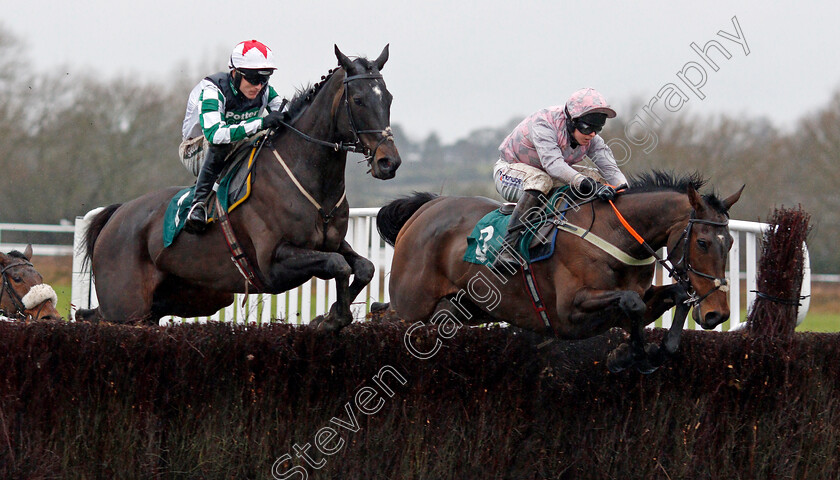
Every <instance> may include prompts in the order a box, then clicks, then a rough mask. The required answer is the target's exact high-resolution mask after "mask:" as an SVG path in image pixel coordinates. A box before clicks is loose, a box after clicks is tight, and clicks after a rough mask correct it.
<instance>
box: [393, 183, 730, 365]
mask: <svg viewBox="0 0 840 480" xmlns="http://www.w3.org/2000/svg"><path fill="white" fill-rule="evenodd" d="M704 184H705V180H703V179H702V178H701V177H700V176H699V175H697V174H693V175H689V176H685V177H682V178H677V177H676V176H674V175H673V174H670V173H666V172H656V171H655V172H652V173H647V174H642V175H640V176H638V177H635V178H633V179H631V183H630V187H629V189H627V190H625V191H622V192H620V193H619V194H618V195H617V196H616V198H615V200H614V203H613V205H614V208H615V209H616V210H613V206H611V205H610V203H607V202H604V201H594V200H593V201H588V202H585V201H584V202H578V204H576V205H575V207H576V208H571V209H568V210H567V211H566V212H565V220H561V219H558V218H557V217H554V218H553V219H552V220H553V221H557V222H559V223H562V222H564V221H565V222H568V223H570V224H573V225H576V226H578V227H580V231H583V230H585V229H587V228H588V230H587V232H588V234H589V235H590V236H591V235H592V234H594V235H596V236H597V237H600V238H601V239H604V240H606V241H607V242H608V243H610V244H612V245H614V246H615V247H617V249H618V251H620V252H624V253H625V254H626V255H629V257H626V258H628V260H626V261H620V260H618V259H617V258H618V257H621V255H619V254H615V255H613V254H610V253H609V252H608V251H607V250H605V249H602V248H599V247H597V246H595V245H594V244H593V243H590V242H588V241H587V240H585V239H584V238H582V237H581V236H579V235H572V234H570V233H567V232H564V231H558V232H557V233H556V244H555V251H556V253H554V255H553V256H551V257H549V258H548V259H547V260H544V261H541V262H536V263H533V264H531V265H530V266H529V269H530V270H531V272H532V275H533V276H532V277H531V278H533V279H534V280H535V285H534V286H533V289H531V287H530V286H529V284H527V283H526V282H523V281H520V280H519V279H517V278H516V277H517V276H518V272H522V273H523V275H522V277H523V280H524V279H526V278H527V277H525V275H524V269H520V270H519V271H518V272H513V271H510V272H504V271H497V270H493V269H490V268H488V267H486V266H484V265H479V264H474V263H468V262H466V261H464V254H465V251H466V248H467V236H468V235H469V234H470V232H471V231H472V229H473V227H474V226H475V225H476V223H477V222H478V221H479V219H481V218H482V217H483V216H484V215H485V214H487V213H489V212H491V211H492V210H494V209H497V208H499V206H500V205H499V203H498V202H496V201H493V200H490V199H487V198H480V197H439V196H437V195H433V194H415V195H414V196H410V197H406V198H403V199H399V200H395V201H393V202H391V203H389V204H388V205H386V206H385V207H383V208H382V209H380V212H379V214H378V216H377V228H378V229H379V232H380V235H381V236H382V237H383V238H384V239H385V241H386V242H388V243H390V244H391V245H393V246H394V257H393V263H392V265H391V273H390V280H389V293H390V299H391V301H390V305H387V304H384V305H380V306H379V307H380V309H383V310H384V309H385V308H386V307H390V308H391V309H392V310H393V311H394V312H395V313H396V315H397V316H398V317H399V318H402V319H403V320H405V321H408V322H415V323H417V322H424V321H427V320H429V319H430V317H431V322H432V323H434V324H437V325H438V326H439V328H443V327H441V324H443V323H446V324H447V325H448V326H447V327H446V328H448V329H449V330H452V329H453V328H454V329H457V328H460V326H462V325H463V324H476V323H485V322H486V321H487V315H489V316H490V317H491V318H493V319H495V320H496V321H503V322H508V323H510V324H511V325H514V326H518V327H522V328H525V329H528V330H533V331H535V332H538V333H544V334H547V335H549V336H551V337H559V338H562V339H581V338H587V337H591V336H594V335H598V334H601V333H603V332H606V331H607V330H609V329H610V328H613V327H621V328H623V329H624V330H626V331H627V332H628V333H629V334H630V338H629V343H623V344H622V345H620V346H619V347H618V348H616V349H615V350H614V351H613V352H611V354H610V356H609V359H608V361H607V365H608V367H609V368H610V370H612V371H614V372H617V371H621V370H623V369H625V368H628V367H630V366H635V367H636V368H637V369H639V370H640V371H642V372H645V373H649V372H652V371H653V370H655V369H656V368H657V367H658V366H660V365H661V364H662V363H663V362H664V361H665V360H666V357H667V356H669V355H671V354H673V353H674V352H675V351H676V350H677V347H678V345H679V340H680V335H681V333H682V328H683V324H684V322H685V319H686V316H687V313H688V311H689V309H690V308H691V307H693V310H692V312H693V313H692V316H693V318H694V320H695V321H696V322H697V323H698V324H699V325H701V326H702V327H703V328H706V329H710V328H713V327H715V326H716V325H718V324H720V323H722V322H724V321H726V320H727V319H728V318H729V313H730V312H729V299H728V296H727V294H726V293H725V291H726V290H728V287H727V280H726V278H725V274H726V270H725V268H726V260H727V253H728V251H729V249H730V248H731V247H732V236H731V235H730V233H729V228H728V226H727V225H728V216H729V214H728V212H729V208H730V207H731V206H732V205H733V204H734V203H735V202H736V201H738V199H739V198H740V195H741V192H742V191H743V188H744V187H741V189H740V190H739V191H738V192H736V193H734V194H733V195H731V196H729V197H727V198H725V199H720V198H719V197H717V196H716V195H715V194H714V193H712V194H707V195H703V196H701V195H700V194H699V193H698V190H699V189H700V188H701V187H702V186H703V185H704ZM619 216H621V217H623V222H624V223H626V224H627V225H628V226H629V227H625V226H624V225H623V223H622V220H621V219H620V218H619ZM628 228H629V230H628ZM631 231H632V232H633V233H632V234H631ZM634 234H635V235H637V236H638V238H635V237H634ZM666 246H667V248H668V256H667V258H666V259H658V255H657V256H655V257H654V256H652V254H653V252H656V251H659V250H660V249H661V248H662V247H666ZM613 253H615V251H613ZM645 258H647V259H648V260H650V261H647V262H643V261H641V260H635V259H645ZM657 259H658V260H659V261H660V262H661V263H663V264H664V265H665V266H666V267H667V268H669V269H670V270H671V271H673V276H674V277H675V279H676V280H677V281H676V283H673V284H670V285H665V286H653V285H652V282H653V276H654V270H655V261H656V260H657ZM522 264H523V262H520V267H521V266H522ZM514 273H517V275H514ZM529 289H531V290H536V291H538V292H541V295H539V296H532V295H531V294H529V293H528V291H529ZM538 300H539V301H538ZM540 304H542V306H543V307H544V310H542V311H543V312H544V315H543V314H541V313H540V312H539V311H538V310H539V309H537V308H535V305H536V306H539V305H540ZM673 307H676V313H675V316H674V317H675V318H674V321H673V326H672V327H671V328H670V330H669V331H668V332H667V333H666V335H665V337H664V338H663V340H662V343H661V344H660V345H654V344H647V345H645V332H644V327H645V325H648V324H650V323H652V322H654V321H655V320H656V319H657V318H658V317H659V316H660V315H662V314H663V313H664V312H665V311H667V310H669V309H671V308H673Z"/></svg>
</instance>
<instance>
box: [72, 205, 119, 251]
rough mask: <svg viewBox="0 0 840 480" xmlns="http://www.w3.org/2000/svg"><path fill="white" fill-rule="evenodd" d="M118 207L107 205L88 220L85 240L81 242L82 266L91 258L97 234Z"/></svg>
mask: <svg viewBox="0 0 840 480" xmlns="http://www.w3.org/2000/svg"><path fill="white" fill-rule="evenodd" d="M120 205H122V204H120V203H115V204H113V205H109V206H107V207H105V208H103V209H102V210H101V211H99V212H98V213H96V214H94V216H93V218H92V219H91V220H90V223H89V224H88V227H87V230H85V238H84V240H83V241H82V248H83V249H84V250H85V256H84V259H83V260H82V262H83V265H87V264H88V262H90V260H91V258H93V246H94V245H95V244H96V239H97V238H99V232H101V231H102V229H103V228H105V224H106V223H108V220H110V219H111V216H112V215H113V214H114V212H116V211H117V209H118V208H120Z"/></svg>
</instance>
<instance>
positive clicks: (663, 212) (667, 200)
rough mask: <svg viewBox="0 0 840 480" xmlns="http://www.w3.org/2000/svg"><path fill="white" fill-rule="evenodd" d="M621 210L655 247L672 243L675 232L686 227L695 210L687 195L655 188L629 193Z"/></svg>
mask: <svg viewBox="0 0 840 480" xmlns="http://www.w3.org/2000/svg"><path fill="white" fill-rule="evenodd" d="M624 200H626V202H621V203H626V206H621V207H619V209H620V210H621V214H622V215H623V216H624V218H625V219H627V222H628V223H629V224H630V225H631V226H632V227H633V228H634V229H635V230H636V232H637V233H638V234H639V235H641V237H642V238H643V239H644V240H645V242H646V243H647V244H648V245H650V246H651V247H652V248H654V249H655V250H658V249H660V248H662V247H664V246H666V244H667V243H668V239H669V238H671V237H672V236H673V235H674V232H676V231H678V230H682V229H683V227H684V226H685V223H686V221H687V220H688V217H689V215H690V214H691V205H690V204H689V202H688V198H687V197H686V195H683V194H680V193H677V192H651V193H640V194H635V195H628V196H627V197H625V198H624Z"/></svg>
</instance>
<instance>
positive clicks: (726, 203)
mask: <svg viewBox="0 0 840 480" xmlns="http://www.w3.org/2000/svg"><path fill="white" fill-rule="evenodd" d="M746 186H747V185H746V184H744V185H741V189H740V190H738V191H737V192H735V193H733V194H732V195H730V196H728V197H726V198H724V199H723V206H724V207H726V210H727V211H728V210H729V209H730V208H732V205H735V202H737V201H738V199H740V198H741V192H743V191H744V188H745V187H746Z"/></svg>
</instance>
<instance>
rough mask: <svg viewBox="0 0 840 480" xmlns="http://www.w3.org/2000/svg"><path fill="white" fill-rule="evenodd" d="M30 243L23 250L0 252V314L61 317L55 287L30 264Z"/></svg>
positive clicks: (29, 317)
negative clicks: (47, 282)
mask: <svg viewBox="0 0 840 480" xmlns="http://www.w3.org/2000/svg"><path fill="white" fill-rule="evenodd" d="M31 260H32V245H27V246H26V248H25V249H24V250H23V253H21V252H19V251H17V250H12V251H11V252H9V253H8V254H6V253H0V281H2V285H0V318H8V319H12V320H61V315H60V314H59V313H58V311H57V310H56V306H57V304H58V297H57V296H56V294H55V290H53V288H52V287H51V286H49V285H47V284H46V283H44V277H42V276H41V274H40V273H38V271H37V270H35V267H34V266H33V265H32V262H31Z"/></svg>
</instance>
